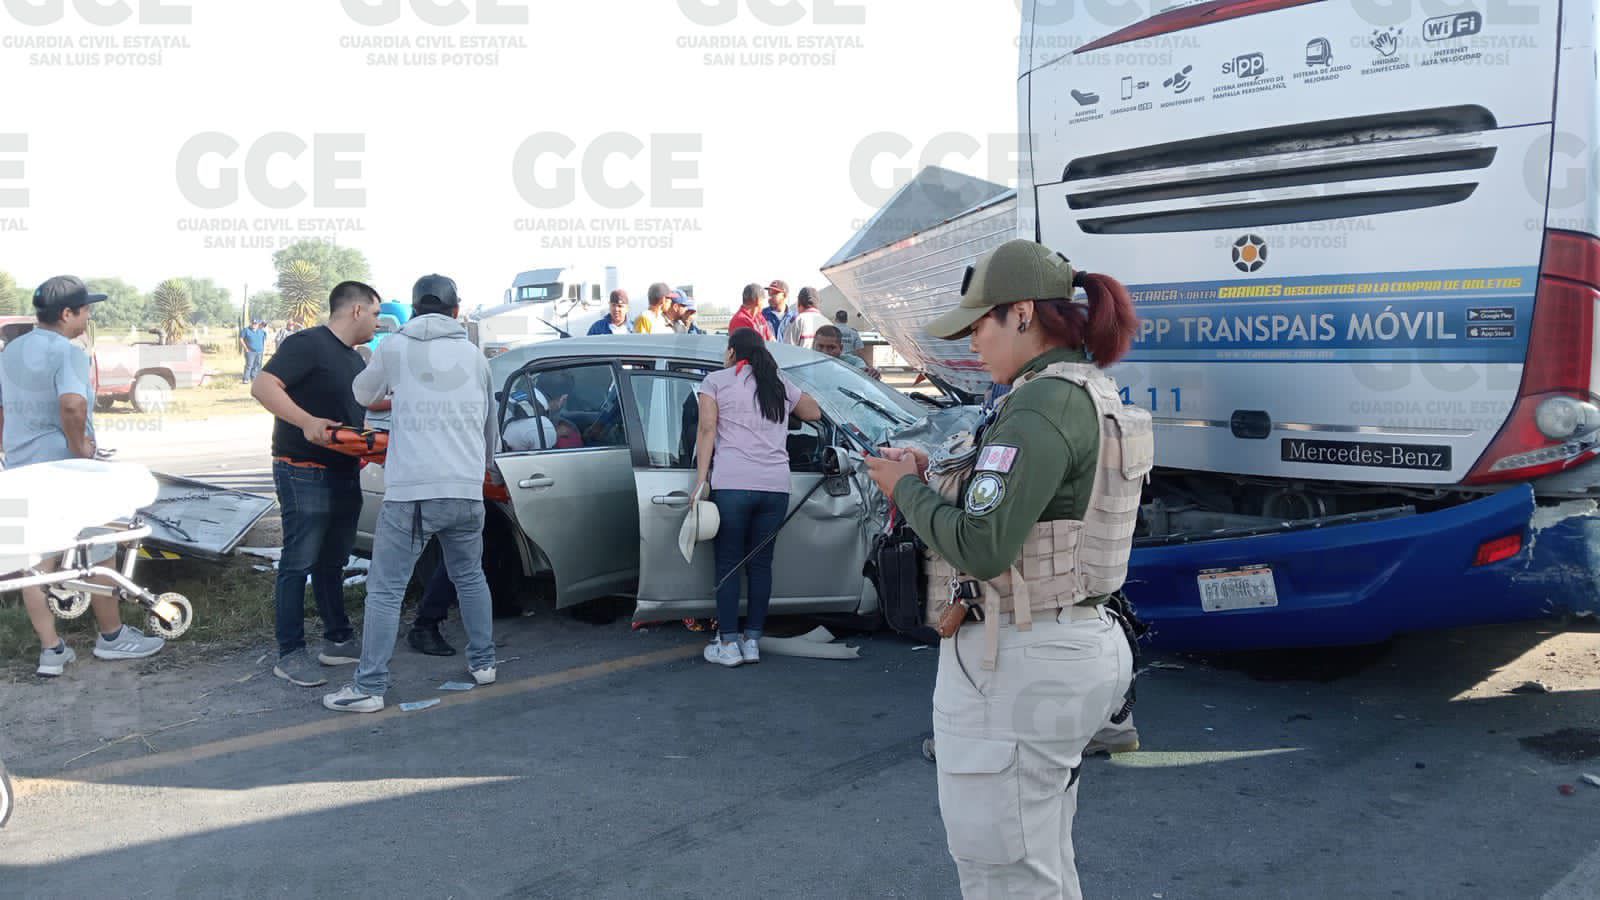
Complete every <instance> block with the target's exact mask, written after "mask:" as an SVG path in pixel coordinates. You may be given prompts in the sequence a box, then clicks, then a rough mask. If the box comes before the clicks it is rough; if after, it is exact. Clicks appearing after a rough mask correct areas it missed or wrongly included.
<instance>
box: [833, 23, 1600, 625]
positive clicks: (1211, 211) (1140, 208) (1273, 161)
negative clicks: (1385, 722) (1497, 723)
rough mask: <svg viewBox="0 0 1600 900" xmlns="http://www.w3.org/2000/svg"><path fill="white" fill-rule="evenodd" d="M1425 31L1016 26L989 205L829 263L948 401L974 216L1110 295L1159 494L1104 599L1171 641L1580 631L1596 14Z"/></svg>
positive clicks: (1599, 95)
mask: <svg viewBox="0 0 1600 900" xmlns="http://www.w3.org/2000/svg"><path fill="white" fill-rule="evenodd" d="M1440 5H1443V4H1440ZM1433 6H1434V4H1429V3H1427V2H1397V3H1390V4H1357V3H1343V2H1331V0H1212V2H1201V3H1193V4H1188V5H1184V6H1180V7H1177V8H1174V9H1171V10H1168V11H1166V12H1162V13H1159V14H1157V15H1153V16H1151V17H1149V18H1147V19H1144V20H1143V21H1139V22H1137V23H1134V24H1132V25H1130V26H1128V27H1125V28H1121V29H1120V30H1114V29H1111V28H1101V29H1099V30H1097V31H1095V32H1094V34H1093V35H1091V36H1090V37H1085V36H1084V35H1085V33H1086V31H1088V29H1087V28H1086V25H1085V23H1086V22H1090V21H1091V20H1092V18H1093V17H1092V16H1091V15H1090V14H1089V11H1088V10H1083V14H1082V15H1080V16H1072V15H1067V16H1063V15H1062V14H1061V13H1062V10H1063V6H1062V5H1061V4H1051V3H1048V2H1046V0H1023V2H1022V10H1023V16H1022V37H1021V42H1020V46H1021V60H1020V72H1021V75H1020V77H1019V80H1018V83H1017V89H1018V108H1019V116H1020V124H1019V131H1020V132H1021V133H1022V134H1025V135H1028V136H1029V138H1028V140H1027V142H1026V145H1025V151H1024V153H1023V155H1022V159H1021V164H1020V170H1019V179H1018V188H1017V190H1016V193H1015V199H1014V201H1013V200H1012V198H1011V197H1009V196H1006V195H1004V194H994V195H993V196H991V197H988V198H979V199H978V200H976V201H974V203H973V204H972V205H970V206H968V207H963V206H962V205H961V204H960V203H954V204H953V206H954V209H953V210H952V212H951V215H949V216H946V217H945V218H940V219H938V220H937V221H934V222H931V223H927V224H924V225H921V226H920V227H919V228H918V231H917V232H916V233H914V234H910V235H899V236H896V237H895V240H893V241H883V242H879V241H866V242H865V245H863V246H860V247H856V248H851V247H848V246H847V248H846V251H849V252H846V251H841V255H840V257H838V258H836V259H835V260H834V262H833V263H832V264H831V265H832V266H833V267H834V271H833V272H830V278H834V277H835V275H837V276H838V277H837V278H835V283H836V284H839V285H840V286H841V288H843V289H845V290H846V293H851V294H852V296H853V298H854V299H856V300H857V302H858V303H859V304H860V305H861V307H862V309H863V310H864V311H865V312H867V313H868V315H870V316H872V317H873V318H874V319H875V320H877V321H878V322H879V323H880V325H881V327H882V328H883V330H884V331H885V333H886V334H889V335H890V336H891V339H892V340H895V341H896V342H897V346H899V347H900V349H901V351H902V353H905V354H906V355H907V356H908V357H911V358H916V359H924V360H930V361H932V365H931V366H930V369H931V370H932V371H936V372H943V373H944V374H945V375H946V376H948V379H947V380H955V381H959V382H961V386H962V387H964V388H966V389H969V390H971V389H977V388H982V387H985V386H986V385H985V383H984V382H985V381H986V378H985V376H983V375H982V367H981V365H979V364H978V363H977V361H976V359H975V358H974V357H973V356H972V354H971V353H970V350H969V349H968V347H967V346H966V345H965V342H961V343H959V344H958V343H955V342H949V343H947V342H939V341H933V340H931V339H929V338H927V337H926V335H925V334H924V333H922V332H921V330H920V325H921V324H922V323H923V322H925V321H926V319H927V318H930V317H932V316H933V315H937V314H938V313H939V312H941V311H943V310H944V309H946V308H948V307H949V306H950V305H953V304H954V303H956V302H957V300H958V295H959V289H960V285H961V281H962V276H963V274H964V272H965V267H966V266H967V265H970V264H971V262H973V261H974V260H975V259H976V258H977V257H978V256H979V255H981V253H982V252H983V251H984V249H986V248H987V247H988V246H991V245H992V244H993V243H994V242H995V241H996V240H997V236H996V235H995V234H994V232H995V228H994V227H993V222H992V220H993V217H994V216H995V215H996V211H997V210H1004V209H1005V207H1007V206H1008V205H1010V204H1012V203H1014V205H1015V209H1016V213H1015V215H1016V222H1015V229H1014V230H1013V231H1011V235H1013V236H1022V237H1028V238H1033V239H1035V240H1039V241H1042V242H1043V243H1045V244H1046V245H1048V246H1050V247H1052V248H1054V249H1057V250H1059V251H1061V252H1063V253H1065V254H1066V255H1067V256H1069V257H1071V259H1072V260H1073V262H1074V264H1075V265H1077V266H1079V267H1081V268H1084V269H1087V270H1090V271H1097V272H1106V273H1108V274H1111V275H1114V276H1116V277H1118V278H1120V279H1121V280H1123V281H1124V282H1125V283H1127V285H1128V286H1129V290H1130V292H1131V294H1132V296H1133V299H1134V301H1135V303H1136V306H1137V308H1138V311H1139V315H1140V319H1141V331H1140V334H1139V337H1138V340H1137V342H1136V343H1135V347H1134V351H1133V352H1132V353H1131V354H1130V355H1129V357H1128V358H1127V359H1126V361H1124V362H1122V363H1120V364H1118V365H1117V366H1115V367H1114V368H1113V370H1112V374H1113V375H1114V376H1115V377H1116V379H1117V381H1118V382H1119V384H1120V385H1121V387H1122V394H1123V400H1124V402H1126V403H1131V404H1139V405H1142V406H1145V407H1147V408H1149V409H1150V410H1151V411H1152V413H1154V415H1155V420H1156V425H1157V429H1158V433H1157V439H1156V448H1157V451H1156V452H1157V463H1158V466H1159V468H1158V470H1157V472H1156V473H1155V475H1154V476H1153V478H1152V481H1151V484H1150V485H1149V487H1148V489H1147V491H1146V494H1145V497H1144V502H1143V505H1142V508H1141V516H1140V518H1141V524H1140V530H1139V534H1138V536H1137V538H1136V543H1135V547H1134V551H1133V557H1132V561H1131V568H1130V574H1129V579H1128V584H1127V588H1126V590H1127V592H1128V594H1129V596H1130V598H1131V599H1132V600H1133V601H1134V602H1135V603H1136V604H1137V606H1138V608H1139V610H1140V613H1141V615H1142V616H1144V617H1145V618H1147V619H1149V620H1150V621H1151V622H1152V623H1153V625H1154V630H1155V638H1156V640H1157V641H1158V642H1159V643H1160V644H1161V645H1163V646H1166V647H1171V648H1177V649H1250V648H1262V647H1294V646H1318V645H1340V644H1358V643H1367V642H1373V641H1378V640H1382V639H1385V638H1387V637H1389V636H1391V635H1393V634H1396V633H1399V632H1404V631H1410V630H1418V629H1427V628H1437V627H1447V626H1458V625H1468V624H1477V623H1491V622H1507V621H1515V620H1521V619H1528V618H1535V617H1539V616H1542V615H1548V614H1552V613H1564V612H1570V613H1580V614H1592V613H1593V612H1594V611H1595V610H1596V608H1597V606H1600V587H1597V586H1600V514H1597V501H1600V355H1597V351H1600V347H1597V334H1600V318H1597V313H1596V306H1597V304H1600V195H1597V191H1596V186H1597V185H1600V180H1597V172H1596V167H1597V159H1600V154H1597V153H1596V148H1597V147H1600V116H1597V113H1596V110H1597V109H1600V79H1597V73H1596V64H1595V59H1596V50H1597V33H1600V22H1597V9H1596V7H1597V3H1596V2H1595V0H1559V2H1558V0H1550V2H1545V3H1528V4H1505V3H1496V2H1489V3H1488V4H1487V7H1488V10H1487V14H1486V13H1485V12H1483V11H1474V10H1470V9H1465V8H1461V9H1457V8H1456V6H1459V5H1451V10H1436V9H1433V8H1432V7H1433ZM1079 8H1080V9H1081V8H1082V7H1081V5H1080V7H1079ZM1096 35H1097V36H1096ZM940 234H944V235H945V236H946V237H947V239H946V240H943V241H942V242H939V243H937V245H934V244H933V243H932V242H931V240H930V236H934V237H937V236H938V235H940ZM858 237H859V236H858ZM852 266H853V267H854V268H853V269H852V268H851V267H852Z"/></svg>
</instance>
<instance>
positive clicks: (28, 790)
mask: <svg viewBox="0 0 1600 900" xmlns="http://www.w3.org/2000/svg"><path fill="white" fill-rule="evenodd" d="M700 651H701V648H700V645H698V644H695V645H693V646H688V647H671V648H668V649H666V650H657V651H655V652H653V653H641V654H638V655H637V656H624V657H622V658H621V659H612V660H607V661H606V662H601V663H593V664H590V665H587V666H576V667H574V668H571V669H563V670H562V671H560V672H551V673H549V674H547V675H535V676H533V677H532V678H519V679H517V680H515V681H501V682H497V683H496V684H495V685H493V686H492V687H488V688H478V689H476V690H473V691H468V692H466V693H464V694H458V695H456V696H453V697H447V698H441V703H440V705H439V707H437V708H439V709H443V708H445V707H447V706H462V705H465V704H468V703H481V702H484V701H486V700H495V699H499V698H502V697H509V696H511V695H514V694H528V693H532V692H534V691H542V690H547V689H549V688H554V687H561V686H563V685H568V684H575V683H577V682H580V681H588V680H590V679H593V678H603V677H605V676H607V675H615V674H616V673H618V672H626V671H629V670H631V669H639V668H644V667H645V666H653V665H657V664H660V663H667V662H674V661H676V660H680V659H688V658H691V657H694V656H698V655H700ZM323 712H324V713H325V715H326V716H327V718H320V719H317V720H316V721H314V722H306V723H304V724H301V725H294V726H291V727H289V728H279V729H275V730H272V731H262V732H256V733H255V734H246V735H241V736H239V737H234V738H225V739H223V740H220V741H212V742H211V743H209V744H199V745H196V746H194V747H185V748H182V749H178V750H166V751H162V752H160V753H152V754H151V755H149V756H140V757H136V758H134V759H124V760H118V761H117V762H110V763H105V764H103V765H98V766H87V767H85V768H82V769H75V770H73V771H71V772H68V773H66V774H68V775H70V776H71V777H70V778H25V777H22V776H18V775H13V776H12V782H13V785H12V786H13V788H14V793H15V795H16V797H17V798H18V799H22V798H26V797H36V796H39V795H41V794H48V793H54V792H57V791H64V790H69V789H72V788H76V787H82V786H84V785H85V784H92V783H95V782H102V781H111V780H113V779H117V778H126V777H127V776H129V775H138V774H140V773H143V772H149V771H152V770H154V769H164V768H167V767H168V766H174V765H180V764H184V763H192V762H198V761H200V760H203V759H212V758H214V757H218V756H225V755H227V754H229V753H244V752H248V751H251V750H260V749H262V748H265V747H272V746H276V745H279V744H288V743H292V742H294V741H303V740H306V739H307V738H314V737H322V736H324V735H329V734H338V733H339V732H342V731H354V730H356V729H358V728H370V727H371V726H372V723H373V722H376V721H382V720H384V719H387V718H393V717H395V716H397V715H399V716H403V715H407V713H403V712H401V711H400V707H399V706H398V705H395V706H386V707H384V710H383V712H380V713H373V714H367V715H362V714H358V713H334V712H326V711H323Z"/></svg>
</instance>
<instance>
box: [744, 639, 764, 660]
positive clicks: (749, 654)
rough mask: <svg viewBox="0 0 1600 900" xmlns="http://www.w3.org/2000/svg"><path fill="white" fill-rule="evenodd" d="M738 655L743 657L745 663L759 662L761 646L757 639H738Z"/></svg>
mask: <svg viewBox="0 0 1600 900" xmlns="http://www.w3.org/2000/svg"><path fill="white" fill-rule="evenodd" d="M739 655H740V656H742V657H744V661H745V662H747V663H758V662H761V646H760V642H759V641H758V639H756V638H740V639H739Z"/></svg>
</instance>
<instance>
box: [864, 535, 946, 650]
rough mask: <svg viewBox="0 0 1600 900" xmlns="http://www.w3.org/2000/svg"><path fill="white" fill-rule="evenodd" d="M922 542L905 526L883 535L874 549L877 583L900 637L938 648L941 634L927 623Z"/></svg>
mask: <svg viewBox="0 0 1600 900" xmlns="http://www.w3.org/2000/svg"><path fill="white" fill-rule="evenodd" d="M922 549H923V548H922V541H921V540H919V539H918V538H917V536H916V534H914V533H913V532H912V531H911V529H909V528H906V527H904V526H902V527H900V528H896V529H895V530H894V531H892V532H890V533H888V534H884V535H879V536H878V539H877V541H876V542H875V543H874V544H873V547H872V560H871V565H872V569H873V570H874V571H873V576H874V578H873V580H874V583H875V584H876V585H877V588H878V603H879V605H881V606H882V607H883V619H884V621H885V622H887V623H888V625H889V627H890V628H892V629H894V630H895V631H896V632H899V633H900V634H903V635H906V636H907V637H910V638H912V639H913V640H916V641H920V642H922V643H925V644H937V643H938V642H939V634H938V632H936V631H934V630H933V628H931V627H929V626H928V624H927V623H926V622H925V621H924V620H923V606H924V598H923V596H922Z"/></svg>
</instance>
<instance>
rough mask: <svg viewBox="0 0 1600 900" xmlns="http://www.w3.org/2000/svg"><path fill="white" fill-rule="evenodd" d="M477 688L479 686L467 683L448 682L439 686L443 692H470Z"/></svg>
mask: <svg viewBox="0 0 1600 900" xmlns="http://www.w3.org/2000/svg"><path fill="white" fill-rule="evenodd" d="M475 687H477V685H475V684H468V683H466V682H465V681H446V682H445V683H444V684H441V685H439V690H441V691H470V690H472V689H473V688H475Z"/></svg>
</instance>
